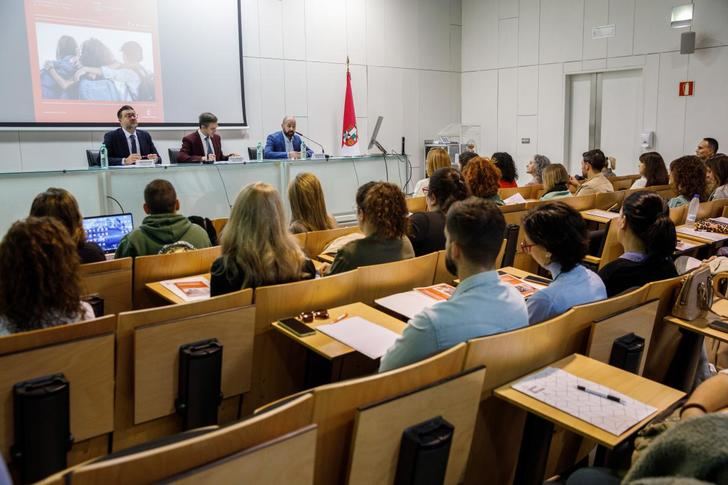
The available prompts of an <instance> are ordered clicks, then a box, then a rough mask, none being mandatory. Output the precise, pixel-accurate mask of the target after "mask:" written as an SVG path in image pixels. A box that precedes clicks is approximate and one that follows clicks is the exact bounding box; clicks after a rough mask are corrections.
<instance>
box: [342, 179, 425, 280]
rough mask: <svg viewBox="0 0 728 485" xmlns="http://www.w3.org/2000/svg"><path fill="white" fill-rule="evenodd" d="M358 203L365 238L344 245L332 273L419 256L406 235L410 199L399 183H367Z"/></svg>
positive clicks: (362, 187)
mask: <svg viewBox="0 0 728 485" xmlns="http://www.w3.org/2000/svg"><path fill="white" fill-rule="evenodd" d="M356 205H357V207H356V216H357V219H358V220H359V227H360V228H361V231H362V232H363V233H364V238H362V239H357V240H356V241H351V242H350V243H348V244H347V245H346V246H344V247H343V248H341V249H340V250H339V252H338V253H336V257H335V258H334V262H333V263H331V268H330V269H329V271H328V274H336V273H343V272H345V271H350V270H352V269H356V268H358V267H359V266H368V265H371V264H381V263H391V262H393V261H400V260H403V259H410V258H413V257H414V256H415V252H414V249H412V244H411V243H410V241H409V239H407V236H406V233H407V212H408V211H407V203H406V202H405V200H404V194H403V193H402V191H401V190H400V189H399V187H397V186H396V185H394V184H390V183H389V182H376V183H372V182H370V183H368V184H364V185H362V186H361V187H359V190H358V191H357V193H356Z"/></svg>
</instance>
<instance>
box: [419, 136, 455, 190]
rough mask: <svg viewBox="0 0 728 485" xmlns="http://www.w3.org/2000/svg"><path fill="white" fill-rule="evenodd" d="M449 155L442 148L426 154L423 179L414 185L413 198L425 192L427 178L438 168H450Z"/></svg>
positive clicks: (427, 182)
mask: <svg viewBox="0 0 728 485" xmlns="http://www.w3.org/2000/svg"><path fill="white" fill-rule="evenodd" d="M451 165H452V163H451V161H450V155H449V154H448V153H447V150H445V149H444V148H432V149H431V150H430V151H429V152H427V158H426V159H425V178H423V179H422V180H419V181H418V182H417V184H416V185H415V194H414V196H415V197H421V196H423V195H425V192H427V186H428V184H429V178H430V177H431V176H432V174H433V173H435V170H437V169H439V168H445V167H449V166H451Z"/></svg>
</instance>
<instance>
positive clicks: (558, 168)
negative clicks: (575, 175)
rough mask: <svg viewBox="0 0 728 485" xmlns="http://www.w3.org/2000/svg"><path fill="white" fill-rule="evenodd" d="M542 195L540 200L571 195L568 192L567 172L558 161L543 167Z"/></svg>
mask: <svg viewBox="0 0 728 485" xmlns="http://www.w3.org/2000/svg"><path fill="white" fill-rule="evenodd" d="M541 177H542V178H543V190H544V192H543V195H542V196H541V200H553V199H561V198H563V197H571V192H569V172H567V171H566V168H564V166H563V165H561V164H560V163H552V164H551V165H549V166H548V167H546V168H544V169H543V174H542V175H541Z"/></svg>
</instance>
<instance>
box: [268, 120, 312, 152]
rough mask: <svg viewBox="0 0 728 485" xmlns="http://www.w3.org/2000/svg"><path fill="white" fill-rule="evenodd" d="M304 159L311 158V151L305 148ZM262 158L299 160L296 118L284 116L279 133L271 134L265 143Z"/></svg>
mask: <svg viewBox="0 0 728 485" xmlns="http://www.w3.org/2000/svg"><path fill="white" fill-rule="evenodd" d="M306 153H307V155H306V158H311V155H313V150H311V149H310V148H306ZM263 158H265V159H266V160H273V159H280V158H290V159H293V160H297V159H299V158H301V137H300V136H298V135H297V134H296V118H294V117H293V116H286V117H285V118H283V122H282V123H281V131H277V132H275V133H271V134H270V135H268V139H267V140H266V142H265V149H264V150H263Z"/></svg>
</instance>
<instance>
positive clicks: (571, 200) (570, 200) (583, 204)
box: [558, 194, 597, 212]
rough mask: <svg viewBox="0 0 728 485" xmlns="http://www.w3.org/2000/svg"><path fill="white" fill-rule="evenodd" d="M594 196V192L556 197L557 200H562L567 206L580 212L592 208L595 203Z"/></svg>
mask: <svg viewBox="0 0 728 485" xmlns="http://www.w3.org/2000/svg"><path fill="white" fill-rule="evenodd" d="M596 197H597V196H596V194H591V195H577V196H574V197H562V198H561V199H558V201H559V202H563V203H564V204H566V205H568V206H569V207H573V208H574V209H575V210H577V211H579V212H581V211H585V210H589V209H593V208H594V206H595V203H596Z"/></svg>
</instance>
